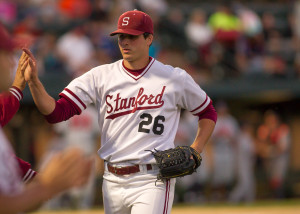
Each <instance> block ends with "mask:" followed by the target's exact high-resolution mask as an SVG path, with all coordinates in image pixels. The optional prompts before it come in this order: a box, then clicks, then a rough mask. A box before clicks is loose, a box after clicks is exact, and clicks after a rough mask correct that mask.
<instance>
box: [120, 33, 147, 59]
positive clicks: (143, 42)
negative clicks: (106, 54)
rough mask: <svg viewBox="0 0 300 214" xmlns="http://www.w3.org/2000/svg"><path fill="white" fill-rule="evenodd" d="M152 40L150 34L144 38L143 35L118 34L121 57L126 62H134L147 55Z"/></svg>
mask: <svg viewBox="0 0 300 214" xmlns="http://www.w3.org/2000/svg"><path fill="white" fill-rule="evenodd" d="M152 40H153V36H152V35H150V36H149V37H147V38H146V39H145V38H144V36H143V35H138V36H135V35H129V34H119V37H118V41H119V48H120V51H121V53H122V56H123V59H124V60H127V61H128V62H135V61H138V60H140V59H145V58H147V57H149V47H150V45H151V43H152Z"/></svg>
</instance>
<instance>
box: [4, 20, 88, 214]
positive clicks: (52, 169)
mask: <svg viewBox="0 0 300 214" xmlns="http://www.w3.org/2000/svg"><path fill="white" fill-rule="evenodd" d="M13 48H14V43H13V42H12V40H11V39H10V37H9V34H8V33H7V31H6V30H5V29H4V27H2V25H0V76H1V78H0V92H3V91H6V90H8V88H9V85H10V84H11V81H10V75H11V70H12V68H13V66H14V61H13V53H12V50H13ZM24 56H25V55H24ZM26 62H27V60H24V63H22V65H21V66H22V69H25V66H26V65H27V63H26ZM3 112H4V111H3ZM3 112H2V113H3ZM4 113H5V112H4ZM0 163H1V164H0V177H1V179H0V213H1V214H2V213H3V214H4V213H5V214H6V213H20V212H22V211H26V210H28V209H32V208H35V207H37V206H38V205H39V204H41V203H42V202H44V201H45V200H47V199H48V198H50V197H53V196H54V195H56V194H57V193H60V192H62V191H64V190H66V189H69V188H71V187H74V186H79V185H82V184H84V183H85V182H86V180H87V178H88V176H89V171H90V168H91V163H90V161H88V160H87V159H86V158H83V156H82V154H81V152H80V151H79V150H68V151H66V152H64V153H61V154H57V155H56V156H55V157H54V158H53V159H52V160H51V161H50V162H49V164H48V165H47V166H46V167H45V168H44V169H43V170H42V171H41V173H40V174H39V175H38V176H36V178H35V180H34V182H31V183H30V184H29V185H28V186H26V187H25V186H24V184H23V182H22V180H21V176H20V168H19V166H18V163H17V161H16V158H15V156H14V152H13V149H12V147H11V145H10V143H9V142H8V140H7V138H6V137H5V135H4V133H3V131H2V128H0Z"/></svg>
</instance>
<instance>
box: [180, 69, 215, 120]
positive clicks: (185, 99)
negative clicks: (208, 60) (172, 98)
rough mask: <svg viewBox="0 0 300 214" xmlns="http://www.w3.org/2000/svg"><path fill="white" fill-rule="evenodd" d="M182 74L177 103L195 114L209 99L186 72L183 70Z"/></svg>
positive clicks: (203, 107)
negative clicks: (180, 89)
mask: <svg viewBox="0 0 300 214" xmlns="http://www.w3.org/2000/svg"><path fill="white" fill-rule="evenodd" d="M183 75H184V82H183V89H182V92H181V96H180V99H179V105H180V106H181V107H182V108H184V109H186V110H188V111H190V112H191V113H192V114H194V115H197V114H199V113H201V112H202V111H203V110H204V109H205V108H206V107H207V106H208V105H209V103H210V102H211V100H210V98H209V97H208V96H207V94H206V93H205V92H204V91H203V90H202V89H201V88H200V86H199V85H198V84H197V83H196V82H195V81H194V80H193V78H192V77H191V76H190V75H189V74H188V73H186V72H185V71H183Z"/></svg>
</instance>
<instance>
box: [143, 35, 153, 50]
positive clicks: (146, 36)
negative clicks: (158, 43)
mask: <svg viewBox="0 0 300 214" xmlns="http://www.w3.org/2000/svg"><path fill="white" fill-rule="evenodd" d="M150 35H151V33H143V36H144V38H145V39H147V38H148V37H149V36H150ZM151 45H152V43H151V44H150V45H149V47H150V46H151Z"/></svg>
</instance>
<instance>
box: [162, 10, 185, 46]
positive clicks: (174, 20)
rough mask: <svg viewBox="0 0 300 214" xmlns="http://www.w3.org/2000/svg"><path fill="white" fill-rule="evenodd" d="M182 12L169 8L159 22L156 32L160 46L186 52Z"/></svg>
mask: <svg viewBox="0 0 300 214" xmlns="http://www.w3.org/2000/svg"><path fill="white" fill-rule="evenodd" d="M184 21H185V20H184V15H183V12H182V10H180V9H179V8H170V10H169V11H168V13H167V15H166V17H164V18H162V19H161V20H160V23H159V26H158V30H159V32H158V33H159V34H160V39H161V42H162V45H163V46H164V47H167V48H172V49H177V50H178V49H179V50H186V47H187V42H186V36H185V30H184V27H185V22H184Z"/></svg>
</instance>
